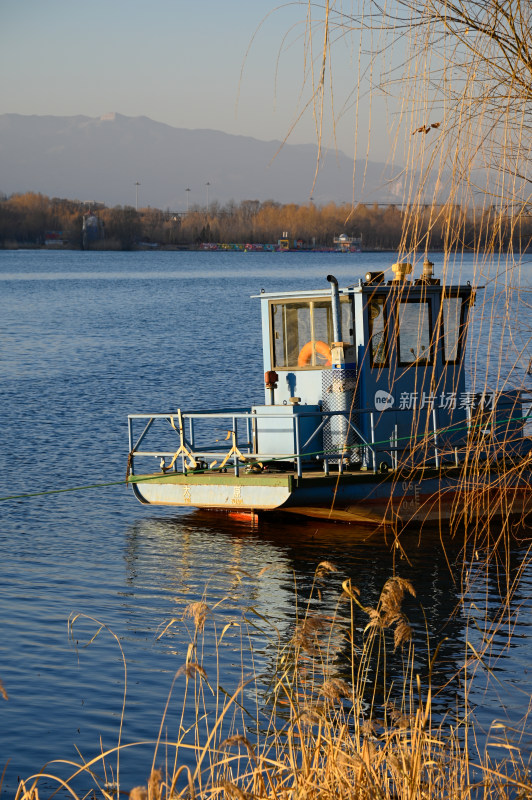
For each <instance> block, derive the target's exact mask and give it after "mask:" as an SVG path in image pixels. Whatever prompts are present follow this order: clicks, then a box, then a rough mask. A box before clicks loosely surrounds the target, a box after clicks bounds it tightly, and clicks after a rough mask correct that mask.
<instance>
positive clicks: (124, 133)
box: [0, 114, 403, 211]
mask: <svg viewBox="0 0 532 800" xmlns="http://www.w3.org/2000/svg"><path fill="white" fill-rule="evenodd" d="M316 157H317V148H316V147H315V146H314V145H296V144H285V145H283V146H282V147H281V142H279V141H270V142H266V141H260V140H258V139H253V138H251V137H247V136H234V135H230V134H227V133H222V132H221V131H215V130H201V129H200V130H189V129H185V128H174V127H172V126H170V125H165V124H163V123H160V122H154V121H153V120H151V119H149V118H148V117H125V116H122V115H121V114H105V115H103V116H102V117H98V118H93V117H85V116H75V117H55V116H35V115H33V116H25V115H21V114H2V115H0V192H1V193H3V194H6V195H10V194H12V193H14V192H27V191H34V192H42V193H43V194H46V195H48V196H49V197H66V198H70V199H78V200H80V201H94V202H102V203H105V204H106V205H110V206H113V205H132V206H134V205H135V203H136V198H137V193H138V202H139V207H142V206H148V205H150V206H152V207H156V208H163V209H165V208H170V209H171V210H175V211H180V210H184V209H185V208H186V206H187V201H188V203H189V205H190V207H192V206H193V205H194V204H197V205H200V206H205V204H206V202H207V192H208V197H209V202H211V203H212V202H214V201H218V202H220V203H222V204H224V203H227V202H228V201H230V200H234V201H236V202H241V201H242V200H261V201H264V200H268V199H272V200H276V201H278V202H281V203H289V202H294V203H304V202H307V201H308V200H309V199H310V197H311V196H312V198H313V199H314V201H315V202H316V203H320V204H321V203H326V202H329V201H333V202H336V203H341V202H350V201H351V199H352V198H353V196H354V198H355V199H356V200H357V201H359V200H362V201H364V202H368V203H371V202H394V201H398V202H400V201H401V198H402V197H403V187H402V185H401V180H400V178H394V175H393V173H392V171H391V169H390V167H387V166H386V165H385V164H380V163H374V162H370V163H369V164H367V165H365V164H364V163H363V162H360V163H358V162H357V164H356V170H355V187H354V191H353V161H352V159H350V158H349V157H348V156H346V155H345V154H344V153H341V152H328V153H326V154H325V156H324V158H323V161H322V163H321V165H320V170H319V173H318V179H317V182H316V185H315V186H314V187H313V180H314V173H315V168H316ZM397 173H398V174H399V171H397ZM363 176H364V183H363ZM137 181H138V183H139V184H140V185H138V186H136V185H135V184H136V183H137ZM207 183H209V184H210V185H209V186H207V185H206V184H207ZM187 188H189V189H190V192H187V191H186V190H187Z"/></svg>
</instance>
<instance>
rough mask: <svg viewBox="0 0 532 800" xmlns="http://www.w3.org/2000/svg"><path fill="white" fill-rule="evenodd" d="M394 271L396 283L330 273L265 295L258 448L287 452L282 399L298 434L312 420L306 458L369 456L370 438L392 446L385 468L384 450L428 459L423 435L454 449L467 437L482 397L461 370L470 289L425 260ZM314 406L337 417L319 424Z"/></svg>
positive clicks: (392, 457)
mask: <svg viewBox="0 0 532 800" xmlns="http://www.w3.org/2000/svg"><path fill="white" fill-rule="evenodd" d="M392 269H393V274H394V278H393V279H392V280H388V281H386V280H385V277H384V273H383V272H368V273H367V274H366V275H365V278H364V280H362V279H359V280H358V282H357V283H356V284H355V285H353V286H347V287H344V288H341V287H339V286H338V282H337V280H336V279H335V278H334V276H332V275H329V276H327V280H328V281H329V287H328V288H324V289H322V290H317V291H306V292H305V291H298V292H288V293H283V294H280V293H263V294H261V295H260V299H261V304H262V336H263V358H264V371H265V383H266V386H265V405H264V406H263V407H260V406H255V407H254V409H253V410H254V413H256V414H257V415H258V416H259V417H260V416H261V415H267V416H264V420H263V422H262V423H261V422H259V423H258V431H257V436H258V442H256V445H257V452H260V453H264V452H272V453H273V452H276V453H278V452H279V451H280V447H279V445H280V442H279V437H280V436H283V435H284V431H283V430H282V425H279V424H276V423H274V422H272V419H273V417H272V414H274V413H275V409H279V415H280V417H282V418H286V415H287V413H288V414H289V413H293V414H299V415H301V425H303V427H304V430H303V431H302V432H301V435H300V439H301V443H302V444H303V440H304V439H305V437H306V436H307V434H309V433H310V432H311V431H312V430H313V429H314V430H315V434H314V436H313V438H312V439H311V441H310V442H309V445H308V447H307V448H306V450H307V460H312V459H313V458H314V457H317V458H319V453H320V451H322V450H323V452H325V453H327V452H332V451H334V450H337V451H338V449H339V448H340V450H341V451H342V452H343V453H344V456H343V458H344V461H346V462H349V463H351V464H356V463H357V462H360V463H362V462H363V460H364V458H365V454H364V447H363V444H364V443H368V442H372V443H374V444H376V445H377V449H378V450H381V451H382V450H384V451H385V453H387V455H385V456H383V460H382V462H381V464H382V467H383V469H385V468H386V463H387V462H386V458H387V459H388V462H389V463H388V466H389V467H392V466H395V465H396V462H397V458H398V453H401V454H404V453H405V452H407V451H410V453H411V456H410V458H411V461H412V463H416V462H417V463H419V462H420V461H425V460H426V451H425V449H424V448H423V446H421V444H420V443H421V442H422V441H426V440H427V438H430V440H431V441H430V444H431V447H434V446H435V445H437V444H438V445H439V446H445V448H446V449H448V448H449V447H450V448H453V447H457V446H458V445H459V444H460V443H461V442H463V441H464V439H465V437H466V431H467V423H468V419H469V417H470V414H471V410H472V407H473V406H474V398H471V397H469V395H468V393H467V392H466V384H465V371H464V352H465V342H466V331H467V320H468V313H469V309H470V306H471V304H472V303H473V302H474V291H473V288H472V287H471V286H470V284H469V283H467V284H465V285H459V286H442V285H441V282H440V280H439V279H438V278H435V277H433V264H432V263H431V262H429V261H425V264H424V266H423V273H422V275H421V277H419V278H417V279H414V280H410V279H409V276H410V274H411V271H412V266H411V265H410V264H408V263H398V264H394V265H393V268H392ZM290 409H291V412H290ZM313 411H315V412H318V413H321V412H330V415H329V416H328V418H327V421H326V422H325V423H323V419H319V417H315V418H312V416H309V415H310V414H311V412H313ZM335 412H338V413H335ZM322 423H323V424H322ZM319 425H321V431H319V432H318V433H319V434H320V435H316V427H317V426H319ZM436 432H437V433H436ZM435 436H436V437H439V440H440V441H439V442H435V441H434V437H435ZM304 449H305V448H304V447H303V451H304ZM416 453H418V454H419V458H417V457H416Z"/></svg>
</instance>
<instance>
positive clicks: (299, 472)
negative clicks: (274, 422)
mask: <svg viewBox="0 0 532 800" xmlns="http://www.w3.org/2000/svg"><path fill="white" fill-rule="evenodd" d="M293 420H294V425H295V439H296V442H295V444H296V463H297V477H298V478H302V477H303V470H302V467H301V442H300V438H299V416H298V414H295V415H294V417H293Z"/></svg>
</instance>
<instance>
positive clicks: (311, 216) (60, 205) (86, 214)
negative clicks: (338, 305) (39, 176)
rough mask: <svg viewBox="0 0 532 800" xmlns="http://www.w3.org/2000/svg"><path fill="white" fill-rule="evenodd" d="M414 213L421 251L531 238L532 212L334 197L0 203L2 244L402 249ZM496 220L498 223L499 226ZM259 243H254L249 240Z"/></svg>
mask: <svg viewBox="0 0 532 800" xmlns="http://www.w3.org/2000/svg"><path fill="white" fill-rule="evenodd" d="M413 217H415V228H416V244H417V246H418V249H420V248H422V249H423V250H425V251H428V250H431V251H443V252H447V251H448V250H449V249H450V245H451V244H454V245H455V246H456V244H457V242H460V246H461V248H462V249H463V250H464V251H469V252H495V251H498V252H501V251H514V252H521V253H524V252H526V251H527V250H528V248H529V247H530V244H531V242H532V217H530V216H528V217H525V218H523V217H519V218H516V217H514V216H513V215H511V214H507V215H501V214H500V212H498V211H496V210H495V209H494V208H493V207H490V208H488V209H475V208H471V209H464V208H462V207H460V206H458V205H456V204H453V203H449V204H447V205H441V206H430V207H429V206H425V205H419V206H417V207H415V208H412V207H411V206H407V205H404V206H403V205H401V204H400V203H398V204H397V205H379V204H378V203H373V204H364V203H359V204H357V205H356V206H352V205H349V204H338V205H337V204H335V203H328V204H327V205H323V206H318V205H315V204H314V203H313V202H308V203H306V204H296V203H292V204H288V205H286V204H285V205H282V204H280V203H277V202H275V201H273V200H269V201H266V202H262V203H261V202H259V201H258V200H245V201H242V202H241V203H239V204H236V203H233V202H231V203H228V204H226V205H223V206H222V205H220V204H218V203H216V202H213V203H211V204H210V206H209V208H208V209H206V208H199V207H192V208H191V209H190V210H189V211H187V212H174V211H170V210H169V209H167V210H165V211H163V210H161V209H156V208H140V209H139V210H138V211H137V210H136V209H135V208H133V207H132V206H115V207H112V208H108V207H106V206H105V205H103V204H91V206H90V207H87V205H86V204H83V203H80V202H79V201H77V200H68V199H62V198H49V197H47V196H46V195H43V194H40V193H36V192H26V193H23V194H13V195H11V196H10V197H4V198H3V199H0V248H2V249H35V248H44V249H56V250H58V249H61V250H63V249H69V250H84V249H85V250H117V251H119V250H124V251H128V250H149V249H161V250H181V249H182V250H195V249H216V247H217V248H218V249H223V250H240V249H245V248H246V247H247V248H248V249H253V250H257V249H260V246H261V245H263V246H265V247H266V248H268V249H275V246H276V245H277V243H278V242H279V241H280V240H281V239H282V238H285V239H286V240H288V241H289V242H290V249H301V250H305V251H312V250H318V251H319V250H334V249H336V248H335V239H336V238H337V237H338V236H340V235H342V234H344V235H345V236H347V237H352V238H353V239H354V240H355V239H356V240H361V243H362V249H364V250H365V251H397V250H399V249H401V247H403V246H404V231H405V227H406V226H407V225H412V219H413ZM495 222H496V225H495V226H494V223H495ZM250 243H253V244H250Z"/></svg>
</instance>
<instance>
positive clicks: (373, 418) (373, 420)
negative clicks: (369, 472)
mask: <svg viewBox="0 0 532 800" xmlns="http://www.w3.org/2000/svg"><path fill="white" fill-rule="evenodd" d="M369 421H370V426H371V453H372V456H373V459H372V460H373V471H374V472H377V454H376V452H375V417H374V415H373V411H372V412H371V413H370V415H369Z"/></svg>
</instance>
